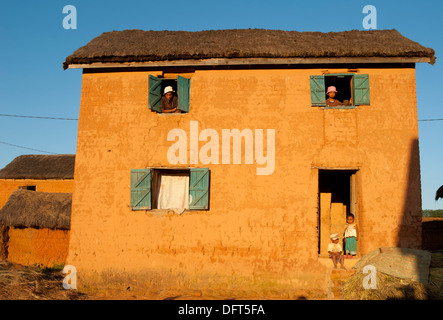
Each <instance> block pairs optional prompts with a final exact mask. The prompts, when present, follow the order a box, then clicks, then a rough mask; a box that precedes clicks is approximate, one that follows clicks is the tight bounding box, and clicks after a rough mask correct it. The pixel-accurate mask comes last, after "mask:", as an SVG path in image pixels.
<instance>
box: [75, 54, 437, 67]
mask: <svg viewBox="0 0 443 320" xmlns="http://www.w3.org/2000/svg"><path fill="white" fill-rule="evenodd" d="M419 62H425V63H429V64H432V65H433V64H434V63H435V59H432V58H429V57H339V58H330V57H324V58H247V59H245V58H239V59H236V58H212V59H199V60H191V59H183V60H166V61H147V62H94V63H85V64H81V63H79V64H69V65H68V68H69V69H96V68H134V67H200V66H202V67H209V66H242V65H244V66H252V65H303V64H310V65H312V64H371V63H374V64H396V63H397V64H402V63H419Z"/></svg>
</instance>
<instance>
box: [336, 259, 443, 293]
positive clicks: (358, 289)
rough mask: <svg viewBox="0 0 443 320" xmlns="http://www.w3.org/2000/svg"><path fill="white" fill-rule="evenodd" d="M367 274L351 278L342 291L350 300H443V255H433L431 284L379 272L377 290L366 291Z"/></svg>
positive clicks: (359, 274)
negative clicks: (364, 283)
mask: <svg viewBox="0 0 443 320" xmlns="http://www.w3.org/2000/svg"><path fill="white" fill-rule="evenodd" d="M366 276H367V274H363V273H356V274H355V275H354V276H352V277H351V278H349V279H348V280H347V281H346V283H345V285H344V287H343V291H342V295H343V298H344V299H349V300H443V254H441V253H436V254H432V260H431V268H430V269H429V283H428V284H422V283H420V282H417V281H414V280H405V279H400V278H396V277H393V276H390V275H387V274H384V273H381V272H377V288H376V289H364V288H363V285H362V284H363V279H364V278H365V277H366Z"/></svg>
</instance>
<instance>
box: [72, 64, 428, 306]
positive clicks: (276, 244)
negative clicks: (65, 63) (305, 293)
mask: <svg viewBox="0 0 443 320" xmlns="http://www.w3.org/2000/svg"><path fill="white" fill-rule="evenodd" d="M329 71H330V73H341V72H346V71H347V70H346V69H335V70H329ZM321 72H322V70H320V69H305V70H303V69H299V70H224V71H223V70H222V71H220V70H208V71H196V72H195V73H194V74H193V75H192V79H191V105H190V112H189V113H188V114H182V115H159V114H156V113H153V112H151V111H150V110H149V109H148V93H147V91H148V74H149V73H148V72H109V73H84V74H83V83H82V97H81V107H80V121H79V127H78V144H77V153H76V164H75V165H76V167H75V179H74V180H75V192H74V194H73V207H72V220H71V240H70V250H69V255H68V261H67V263H68V264H71V265H73V266H75V267H76V269H77V275H78V280H79V281H78V285H79V286H80V287H81V286H95V287H99V288H102V289H103V288H115V289H122V290H126V288H128V287H130V288H139V289H141V290H145V292H146V293H157V294H161V293H162V292H163V293H165V292H175V293H176V294H181V293H188V294H189V293H194V292H197V294H198V293H200V294H218V295H220V294H226V295H232V296H251V295H254V296H279V297H284V296H290V297H291V296H294V295H295V292H296V290H297V289H312V290H317V289H319V290H322V289H324V288H325V287H326V286H327V281H328V277H329V273H328V267H330V265H331V262H330V260H328V259H325V258H320V257H319V247H318V237H319V235H318V229H317V228H318V206H319V195H318V174H319V169H318V168H348V167H352V168H358V173H357V175H358V177H357V178H358V188H357V189H358V190H356V192H357V195H358V203H357V204H356V205H357V208H358V216H357V222H358V224H359V227H360V239H359V243H358V250H359V252H360V253H362V254H364V253H367V252H369V251H371V250H373V249H375V248H377V247H379V246H398V245H401V246H404V247H414V248H418V247H420V245H421V224H420V223H421V222H420V221H421V194H420V175H419V163H418V159H419V158H418V148H417V146H418V142H417V141H418V140H417V139H418V127H417V110H416V90H415V70H414V69H400V68H392V69H360V70H359V73H362V74H369V80H370V97H371V105H370V106H359V107H358V108H356V109H334V110H331V109H322V108H319V107H311V101H310V82H309V76H310V75H321V74H322V73H321ZM150 74H153V75H158V74H161V72H158V73H156V72H151V73H150ZM190 121H198V126H199V132H200V131H201V130H203V129H214V130H216V131H217V132H218V134H219V138H220V147H219V150H220V164H212V163H211V164H201V163H200V164H186V165H175V166H172V165H170V164H169V163H168V159H167V152H168V148H169V147H170V146H171V145H173V144H174V142H173V141H167V135H168V132H169V131H170V130H172V129H175V128H181V129H184V130H185V131H186V132H187V136H188V145H187V147H188V161H189V148H190V144H189V135H190V132H189V127H190ZM234 128H237V129H240V130H243V129H246V128H248V129H251V130H254V129H263V130H264V137H265V138H264V141H265V142H264V145H265V147H264V152H265V153H266V130H267V129H275V170H274V172H273V173H272V174H271V175H257V174H256V169H257V168H258V167H264V166H265V165H258V164H256V163H254V164H244V157H243V158H242V164H232V160H231V164H221V157H222V147H221V137H222V135H221V130H222V129H234ZM204 144H206V142H203V141H200V142H199V148H201V147H202V146H203V145H204ZM231 150H232V143H231ZM243 154H244V152H243ZM231 157H232V155H231ZM188 163H189V162H188ZM177 166H181V167H208V168H209V169H210V172H211V182H210V210H209V211H188V212H185V213H183V214H182V215H178V214H176V213H172V212H170V213H162V212H160V213H159V212H150V211H131V209H130V170H131V169H140V168H146V167H177ZM343 227H344V226H343Z"/></svg>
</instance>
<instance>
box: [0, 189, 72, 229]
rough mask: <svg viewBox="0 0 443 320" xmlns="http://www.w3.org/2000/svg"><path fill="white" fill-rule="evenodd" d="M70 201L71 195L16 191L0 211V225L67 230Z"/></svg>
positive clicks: (69, 221)
mask: <svg viewBox="0 0 443 320" xmlns="http://www.w3.org/2000/svg"><path fill="white" fill-rule="evenodd" d="M71 201H72V194H71V193H50V192H36V191H30V190H21V189H17V190H15V191H14V192H13V193H12V194H11V196H10V197H9V199H8V201H7V202H6V204H5V205H4V206H3V208H2V209H1V210H0V223H2V224H4V225H7V226H10V227H20V228H23V227H26V228H36V229H40V228H49V229H65V230H69V229H70V227H71Z"/></svg>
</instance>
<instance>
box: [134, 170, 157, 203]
mask: <svg viewBox="0 0 443 320" xmlns="http://www.w3.org/2000/svg"><path fill="white" fill-rule="evenodd" d="M151 181H152V171H151V169H133V170H131V208H132V210H149V209H151Z"/></svg>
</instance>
